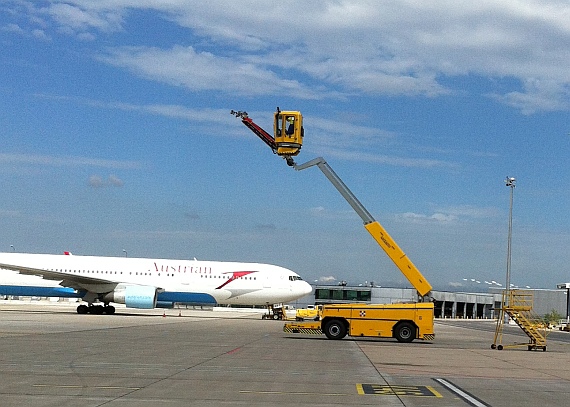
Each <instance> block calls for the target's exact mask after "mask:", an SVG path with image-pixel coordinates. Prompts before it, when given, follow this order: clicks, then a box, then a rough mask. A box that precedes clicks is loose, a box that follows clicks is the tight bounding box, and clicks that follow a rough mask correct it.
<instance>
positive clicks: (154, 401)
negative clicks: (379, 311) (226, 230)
mask: <svg viewBox="0 0 570 407" xmlns="http://www.w3.org/2000/svg"><path fill="white" fill-rule="evenodd" d="M163 315H165V316H163ZM282 326H283V322H281V321H272V320H261V318H260V315H259V314H256V313H246V312H217V311H198V310H196V311H194V310H182V311H179V310H166V311H165V312H164V311H163V310H150V311H143V310H128V312H127V310H125V309H118V310H117V314H116V315H112V316H107V315H78V314H76V312H75V307H73V306H70V305H61V304H57V305H48V306H40V305H34V304H32V305H29V304H18V303H10V304H7V303H1V304H0V405H2V407H10V406H18V407H20V406H34V407H35V406H38V407H42V406H57V407H64V406H74V407H76V406H78V405H81V406H86V407H90V406H109V407H119V406H120V407H131V406H138V407H141V406H142V407H144V406H153V407H154V406H157V405H161V406H189V405H190V406H253V407H256V406H295V407H299V406H313V407H315V406H334V405H338V406H367V405H370V406H494V407H500V406H519V407H525V406H543V407H544V406H563V405H568V403H569V400H570V333H568V332H553V333H552V334H551V335H550V336H549V338H548V346H547V351H546V352H542V351H528V350H527V348H526V346H524V347H517V348H512V349H511V348H508V349H504V350H502V351H498V350H492V349H491V346H490V345H491V343H492V342H493V336H494V335H493V333H494V323H493V322H492V321H468V320H442V321H437V322H436V339H435V341H433V342H421V341H415V342H412V343H410V344H400V343H398V342H396V341H394V340H386V339H366V338H362V339H356V340H353V339H350V338H346V339H343V340H341V341H331V340H327V339H326V338H325V337H324V336H305V335H298V334H285V333H283V332H282ZM516 342H519V343H520V342H526V338H525V337H524V336H523V334H522V331H520V330H519V329H518V328H516V327H511V326H506V327H505V332H504V337H503V344H505V345H506V344H509V343H516Z"/></svg>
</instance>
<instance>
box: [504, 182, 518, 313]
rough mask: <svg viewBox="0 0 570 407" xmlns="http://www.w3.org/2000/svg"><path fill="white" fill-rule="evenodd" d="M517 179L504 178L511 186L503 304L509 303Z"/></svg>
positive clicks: (507, 184) (508, 185) (506, 183)
mask: <svg viewBox="0 0 570 407" xmlns="http://www.w3.org/2000/svg"><path fill="white" fill-rule="evenodd" d="M516 183H517V180H516V178H514V177H507V178H506V179H505V186H507V187H509V188H511V197H510V198H511V199H510V205H509V233H508V238H507V286H506V288H505V302H506V304H505V306H507V305H509V304H508V302H509V291H510V289H511V252H512V239H513V195H514V190H515V187H516Z"/></svg>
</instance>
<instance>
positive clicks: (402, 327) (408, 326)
mask: <svg viewBox="0 0 570 407" xmlns="http://www.w3.org/2000/svg"><path fill="white" fill-rule="evenodd" d="M394 337H395V338H396V339H397V340H398V342H411V341H413V340H414V339H416V327H415V326H414V325H413V324H412V323H411V322H401V323H399V324H398V325H396V328H395V330H394Z"/></svg>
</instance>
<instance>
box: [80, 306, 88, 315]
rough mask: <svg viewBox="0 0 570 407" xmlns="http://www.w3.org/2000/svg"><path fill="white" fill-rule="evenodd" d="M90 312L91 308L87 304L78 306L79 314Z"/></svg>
mask: <svg viewBox="0 0 570 407" xmlns="http://www.w3.org/2000/svg"><path fill="white" fill-rule="evenodd" d="M88 312H89V308H88V307H87V305H84V304H81V305H78V306H77V313H78V314H82V315H83V314H87V313H88Z"/></svg>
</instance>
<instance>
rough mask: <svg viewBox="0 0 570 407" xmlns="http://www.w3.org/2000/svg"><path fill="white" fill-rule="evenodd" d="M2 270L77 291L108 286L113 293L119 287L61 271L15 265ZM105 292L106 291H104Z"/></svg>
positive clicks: (1, 267) (99, 279) (97, 279)
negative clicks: (33, 277)
mask: <svg viewBox="0 0 570 407" xmlns="http://www.w3.org/2000/svg"><path fill="white" fill-rule="evenodd" d="M0 269H5V270H12V271H17V272H18V273H20V274H26V275H31V276H38V277H42V278H44V279H46V280H55V281H61V282H60V283H59V284H60V285H61V286H63V287H70V288H73V289H75V290H81V289H86V288H87V287H89V286H108V287H109V291H111V290H113V289H114V287H115V286H116V285H117V282H113V281H110V280H105V279H102V278H95V277H88V276H80V275H75V274H68V273H62V272H59V271H51V270H44V269H38V268H33V267H24V266H16V265H13V264H2V263H0ZM103 291H106V290H105V289H103Z"/></svg>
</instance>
